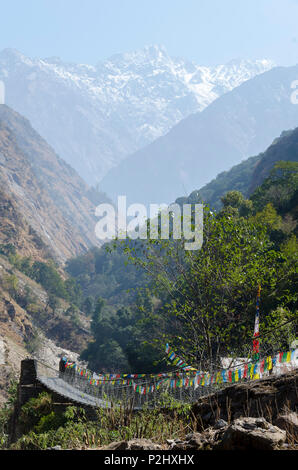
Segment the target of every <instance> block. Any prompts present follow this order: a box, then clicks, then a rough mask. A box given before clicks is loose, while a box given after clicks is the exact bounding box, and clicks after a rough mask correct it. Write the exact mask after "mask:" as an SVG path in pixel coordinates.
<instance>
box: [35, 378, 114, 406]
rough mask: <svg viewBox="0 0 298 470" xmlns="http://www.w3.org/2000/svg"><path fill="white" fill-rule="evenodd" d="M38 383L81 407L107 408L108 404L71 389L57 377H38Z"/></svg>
mask: <svg viewBox="0 0 298 470" xmlns="http://www.w3.org/2000/svg"><path fill="white" fill-rule="evenodd" d="M38 381H39V382H40V383H41V384H42V385H44V386H45V387H47V388H48V389H49V390H51V391H53V392H56V393H58V394H59V395H61V396H63V397H65V398H68V399H69V400H71V401H74V402H76V403H81V404H82V405H89V406H92V407H95V408H98V407H100V408H109V407H110V403H109V402H107V401H104V400H101V399H100V398H97V397H93V396H92V395H88V394H87V393H84V392H83V391H81V390H78V389H77V388H75V387H73V386H72V385H70V384H69V383H67V382H65V381H64V380H62V379H61V378H59V377H45V376H39V377H38Z"/></svg>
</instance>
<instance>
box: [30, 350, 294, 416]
mask: <svg viewBox="0 0 298 470" xmlns="http://www.w3.org/2000/svg"><path fill="white" fill-rule="evenodd" d="M27 361H31V362H30V364H31V366H30V368H31V372H30V373H29V377H30V379H29V382H30V381H31V382H35V383H36V384H39V385H40V386H41V387H42V388H43V389H45V390H48V391H50V392H53V393H55V394H56V395H59V396H60V397H62V398H63V399H64V401H69V402H71V403H74V404H77V405H81V406H86V407H92V408H110V407H112V406H128V407H132V408H134V409H136V410H138V409H141V408H143V407H144V406H147V407H149V408H152V407H154V408H155V407H163V406H167V405H170V404H171V403H173V402H180V403H194V402H196V401H198V400H199V399H200V398H202V397H205V396H208V395H211V394H213V393H215V392H219V391H220V390H222V389H223V388H226V387H229V386H231V385H234V384H236V383H240V382H248V381H253V380H258V379H262V378H266V377H267V376H269V375H280V374H283V373H285V372H288V371H289V370H293V369H296V368H298V349H295V350H292V351H287V352H278V353H276V354H275V355H274V356H268V357H266V358H263V359H260V360H259V361H258V362H256V363H253V362H245V363H240V364H238V365H235V366H231V367H230V368H228V369H221V370H217V371H214V372H202V371H198V370H195V369H193V370H175V371H174V372H165V373H160V374H102V375H97V374H96V373H94V372H91V371H89V370H87V369H84V368H81V367H79V366H78V365H77V364H75V363H70V362H66V363H65V367H64V368H63V369H62V370H61V369H60V370H56V369H54V368H52V367H50V366H49V365H47V364H45V363H43V362H41V361H39V360H36V359H35V360H27ZM23 362H24V363H25V362H26V361H23ZM23 375H24V374H23ZM25 376H26V373H25ZM27 376H28V373H27ZM21 377H22V374H21ZM26 380H27V383H28V377H27V379H26ZM26 380H25V381H26ZM21 381H22V380H21Z"/></svg>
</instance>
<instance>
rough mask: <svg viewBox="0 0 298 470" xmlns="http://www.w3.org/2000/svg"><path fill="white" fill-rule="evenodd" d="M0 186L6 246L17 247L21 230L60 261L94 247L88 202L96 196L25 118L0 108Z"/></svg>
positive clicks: (20, 237)
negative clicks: (8, 244) (1, 189)
mask: <svg viewBox="0 0 298 470" xmlns="http://www.w3.org/2000/svg"><path fill="white" fill-rule="evenodd" d="M0 184H1V188H4V190H5V194H4V193H3V192H1V213H0V221H1V222H0V223H1V225H2V227H3V230H1V237H2V238H4V237H5V238H6V239H7V241H8V242H10V243H13V244H14V243H16V244H17V245H18V248H20V244H22V243H24V244H26V239H27V237H23V236H22V230H26V231H27V234H28V235H29V233H30V237H31V239H33V238H34V237H35V241H34V244H35V245H36V243H39V244H42V243H43V244H44V245H46V246H48V247H49V249H50V251H51V252H52V253H53V255H54V256H55V257H56V258H57V259H59V260H60V261H65V259H67V258H69V257H71V256H74V255H76V254H79V253H81V252H84V251H85V250H87V249H88V248H89V247H90V246H92V245H95V244H97V243H98V242H97V239H96V237H95V234H94V227H95V223H96V220H95V217H94V207H95V206H94V203H93V202H91V199H92V197H93V201H94V202H95V197H96V195H94V194H92V193H91V191H90V189H89V188H88V186H87V185H86V184H85V183H84V182H83V181H82V180H81V178H80V177H79V176H78V175H77V174H76V172H75V171H74V170H73V169H72V168H71V167H70V166H69V165H67V164H66V163H65V162H63V160H61V159H60V158H59V157H58V156H57V155H56V154H55V152H54V151H53V150H52V149H51V147H50V146H49V145H48V144H47V143H46V142H45V141H44V140H43V139H42V138H41V137H40V136H39V135H38V134H37V133H36V132H35V131H34V129H33V128H32V127H31V125H30V123H29V122H28V121H27V120H26V119H24V118H23V117H22V116H20V115H19V114H17V113H16V112H15V111H13V110H11V109H10V108H9V107H7V106H5V105H1V106H0ZM99 200H100V197H99V199H98V201H97V202H99ZM21 220H22V221H21ZM24 221H26V224H27V227H26V229H25V228H24V227H25V225H24V223H25V222H24ZM36 235H37V236H38V237H39V238H40V239H41V240H42V241H38V242H37V238H36ZM24 238H25V239H24ZM22 239H23V241H21V240H22ZM17 240H18V241H17ZM27 241H28V239H27ZM22 249H23V251H24V250H25V251H26V249H25V247H23V248H22ZM39 249H41V247H40V248H39ZM27 250H28V247H27Z"/></svg>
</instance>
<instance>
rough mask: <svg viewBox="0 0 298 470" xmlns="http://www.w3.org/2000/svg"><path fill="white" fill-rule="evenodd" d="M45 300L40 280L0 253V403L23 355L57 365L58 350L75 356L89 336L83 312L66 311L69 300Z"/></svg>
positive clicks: (45, 296) (15, 375)
mask: <svg viewBox="0 0 298 470" xmlns="http://www.w3.org/2000/svg"><path fill="white" fill-rule="evenodd" d="M28 246H29V247H30V248H32V246H33V245H31V246H30V244H28ZM37 253H38V251H37ZM48 300H49V297H48V293H47V292H46V291H45V290H44V289H43V288H42V286H41V285H40V284H37V283H36V282H35V281H33V280H32V279H30V278H28V277H27V276H26V275H25V274H23V273H21V272H19V271H18V270H17V269H16V268H15V267H14V266H13V265H12V264H11V263H10V262H9V260H8V259H7V257H3V256H0V404H1V403H2V402H3V401H5V399H6V398H7V390H8V387H9V383H10V381H11V380H12V379H14V378H15V377H17V376H18V375H19V372H20V362H21V360H22V359H24V358H25V357H27V356H34V357H36V358H39V359H41V360H46V362H47V364H49V365H52V366H55V367H57V366H58V362H59V354H61V353H65V354H67V356H68V357H73V358H75V359H76V358H77V357H78V355H79V353H80V352H81V351H82V349H83V348H84V347H85V346H86V344H87V342H88V341H89V340H90V337H91V336H90V321H89V320H88V319H87V318H86V317H85V316H83V315H81V314H80V313H79V312H78V314H77V316H76V318H75V319H74V317H72V316H71V315H66V313H65V312H66V311H67V309H68V308H69V304H68V303H67V302H65V301H62V300H60V304H59V308H57V309H55V310H53V309H52V308H51V307H50V306H49V302H48Z"/></svg>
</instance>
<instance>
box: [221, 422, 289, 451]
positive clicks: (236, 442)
mask: <svg viewBox="0 0 298 470" xmlns="http://www.w3.org/2000/svg"><path fill="white" fill-rule="evenodd" d="M216 439H219V435H217V436H216V437H215V440H216ZM285 441H286V432H285V431H283V430H281V429H279V428H278V427H277V426H273V425H272V424H270V423H268V422H267V421H266V420H265V419H264V418H241V419H236V420H235V421H234V422H233V423H232V424H231V425H230V426H228V427H227V428H226V429H225V431H224V432H223V434H222V435H221V436H220V441H219V443H218V444H216V443H215V444H214V446H213V448H214V449H217V450H276V449H278V448H280V447H281V446H282V445H283V444H284V443H285Z"/></svg>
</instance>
